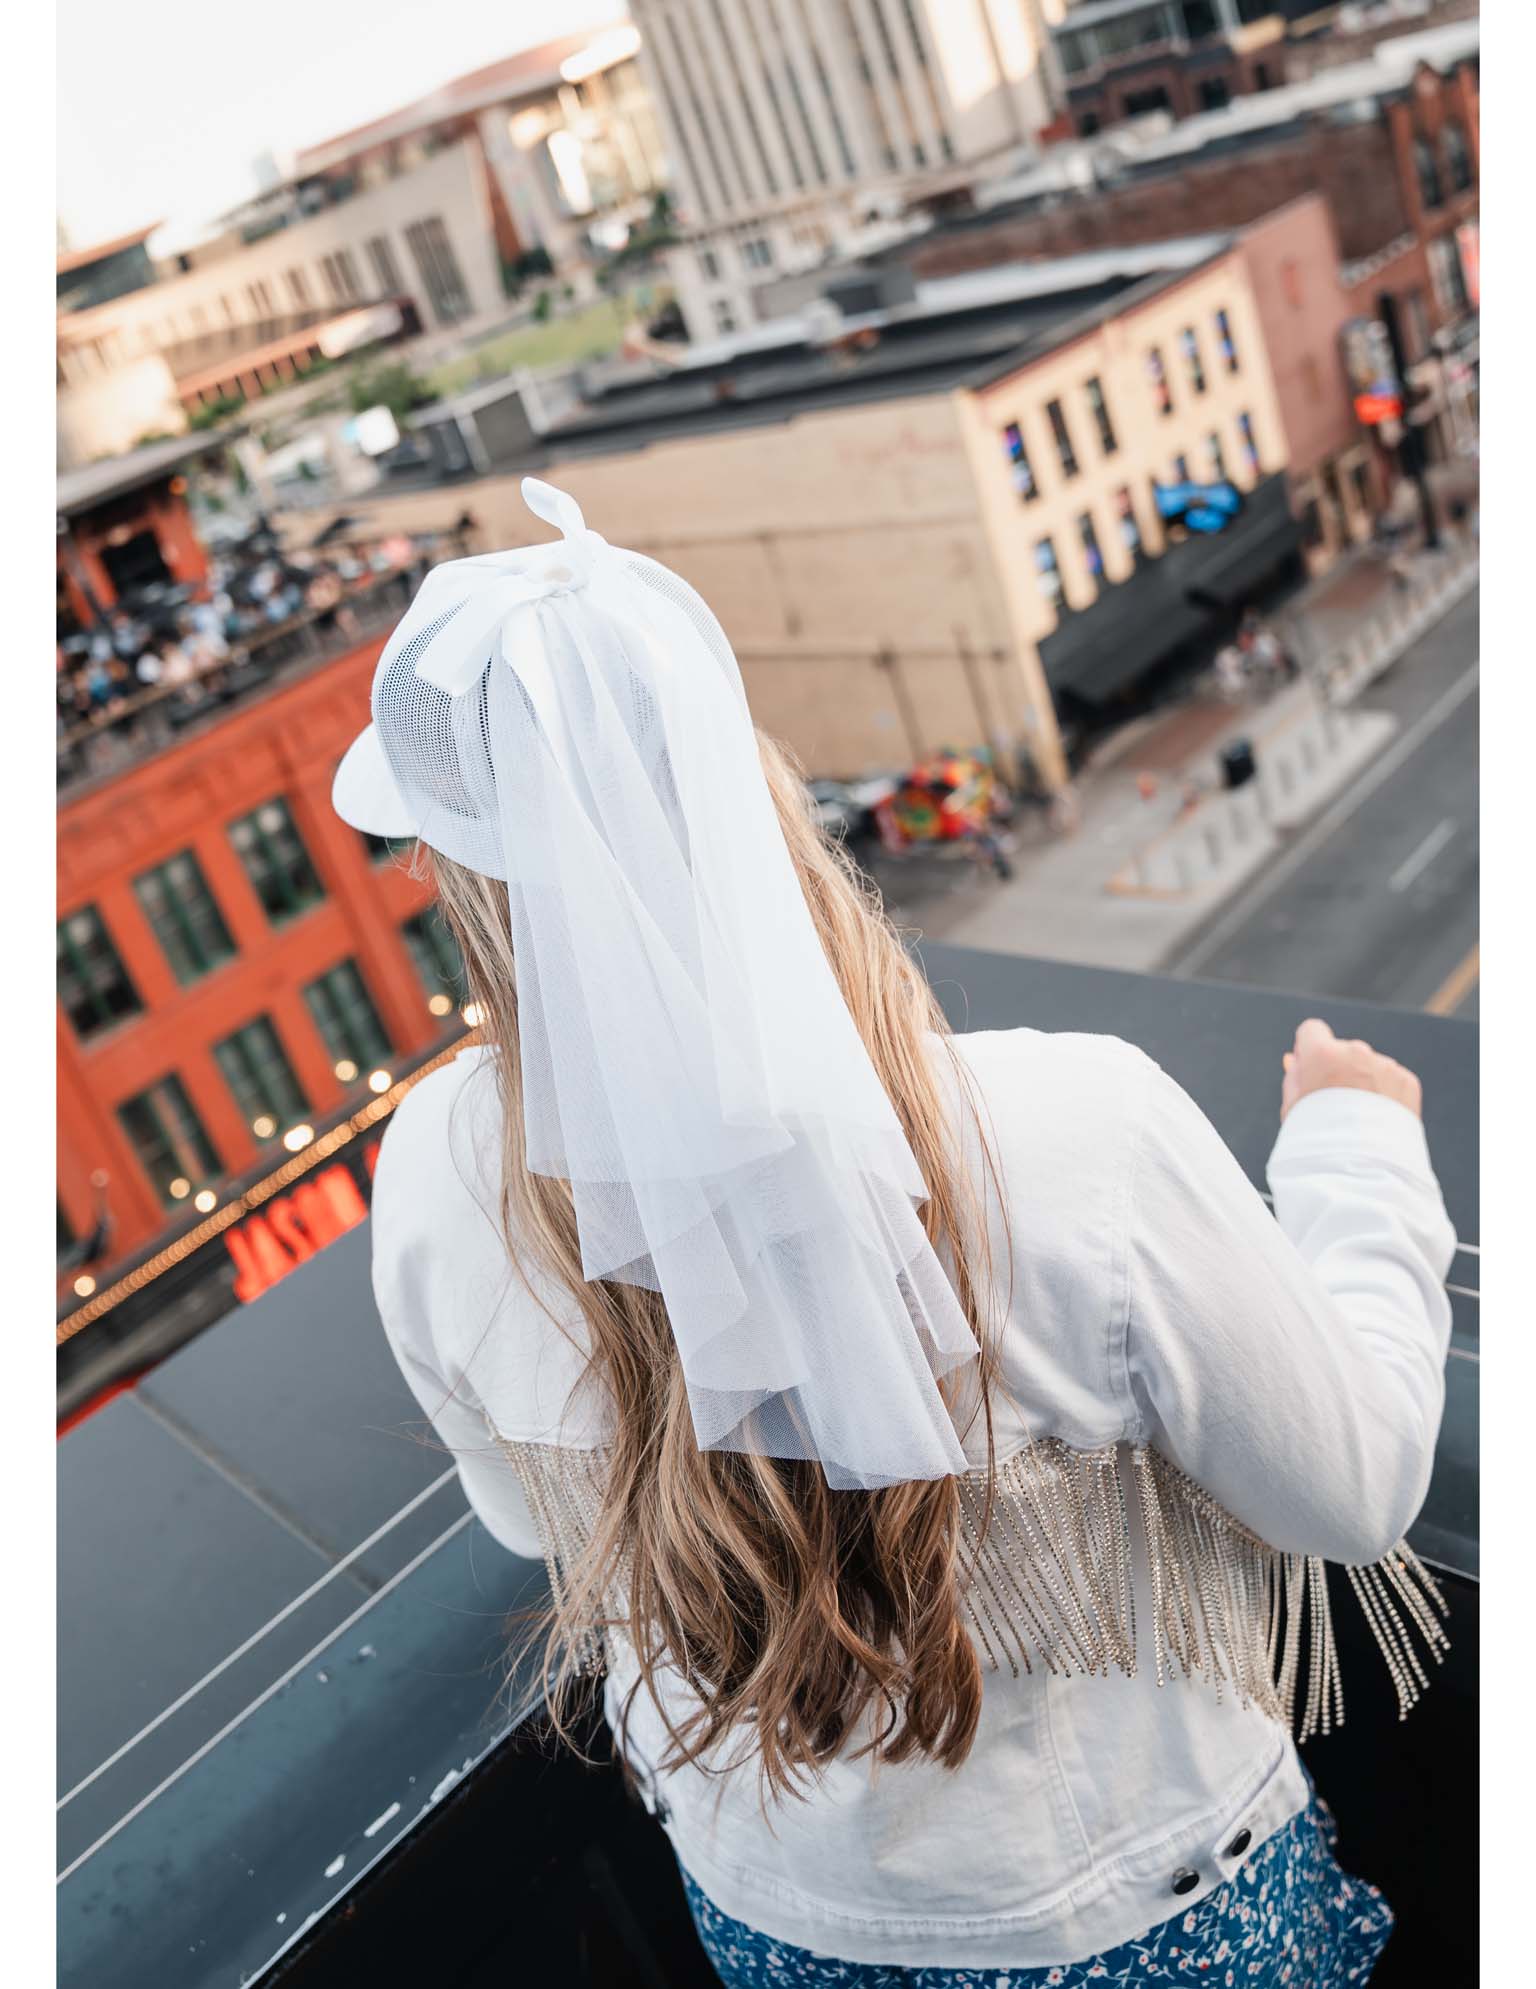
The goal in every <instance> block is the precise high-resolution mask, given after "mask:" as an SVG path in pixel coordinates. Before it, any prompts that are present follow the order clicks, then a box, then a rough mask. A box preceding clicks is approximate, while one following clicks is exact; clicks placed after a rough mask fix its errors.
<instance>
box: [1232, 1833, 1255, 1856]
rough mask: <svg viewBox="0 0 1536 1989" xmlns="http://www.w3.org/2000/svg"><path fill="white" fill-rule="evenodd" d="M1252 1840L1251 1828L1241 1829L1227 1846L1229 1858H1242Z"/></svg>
mask: <svg viewBox="0 0 1536 1989" xmlns="http://www.w3.org/2000/svg"><path fill="white" fill-rule="evenodd" d="M1252 1842H1253V1832H1252V1831H1251V1830H1240V1831H1239V1832H1238V1833H1237V1835H1236V1836H1235V1837H1234V1838H1233V1839H1232V1842H1231V1843H1230V1844H1229V1845H1228V1846H1227V1856H1228V1857H1229V1858H1240V1857H1241V1856H1242V1855H1243V1853H1244V1852H1245V1851H1246V1850H1247V1849H1248V1846H1249V1845H1250V1844H1251V1843H1252Z"/></svg>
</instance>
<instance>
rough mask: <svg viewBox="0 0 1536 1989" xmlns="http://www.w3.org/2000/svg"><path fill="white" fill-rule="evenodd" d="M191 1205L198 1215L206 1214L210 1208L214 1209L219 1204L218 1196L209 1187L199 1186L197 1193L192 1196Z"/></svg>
mask: <svg viewBox="0 0 1536 1989" xmlns="http://www.w3.org/2000/svg"><path fill="white" fill-rule="evenodd" d="M192 1206H193V1208H195V1209H196V1210H197V1212H198V1213H199V1215H207V1213H208V1211H209V1210H210V1209H216V1208H217V1207H218V1206H219V1198H218V1196H217V1195H216V1194H215V1193H214V1192H213V1190H212V1189H211V1188H199V1189H198V1191H197V1193H196V1194H195V1195H194V1196H193V1197H192Z"/></svg>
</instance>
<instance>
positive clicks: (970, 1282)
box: [422, 733, 991, 1796]
mask: <svg viewBox="0 0 1536 1989" xmlns="http://www.w3.org/2000/svg"><path fill="white" fill-rule="evenodd" d="M758 745H759V750H760V753H761V758H762V764H763V770H764V773H765V774H766V776H767V779H768V784H769V788H770V791H771V792H772V795H773V799H774V803H775V806H776V808H777V811H778V817H779V821H780V823H781V825H782V827H783V831H784V838H785V841H786V843H787V844H788V846H789V852H790V856H791V858H792V860H793V862H794V866H795V870H796V873H797V875H798V877H799V879H800V883H801V887H802V889H803V891H804V893H805V899H806V903H807V905H808V906H809V908H810V912H811V916H812V919H813V920H814V922H815V926H816V930H817V933H818V936H819V937H820V939H821V943H822V947H823V949H824V951H825V953H826V957H827V959H828V961H829V962H830V964H831V967H832V971H833V973H834V974H835V976H836V978H837V981H838V985H839V986H840V988H841V990H842V993H843V996H844V998H845V1000H846V1001H847V1003H848V1007H849V1009H850V1011H851V1013H852V1015H853V1019H854V1022H855V1024H856V1025H857V1027H858V1031H859V1034H860V1036H861V1037H862V1038H863V1040H864V1043H865V1046H866V1048H867V1049H868V1051H869V1054H870V1057H871V1058H872V1060H873V1062H874V1066H875V1069H876V1071H877V1073H878V1074H879V1077H880V1080H881V1082H882V1084H883V1085H884V1087H885V1090H886V1092H887V1094H888V1096H889V1097H890V1099H891V1101H892V1103H893V1104H894V1106H895V1108H896V1111H897V1114H898V1116H899V1117H900V1120H901V1123H902V1126H903V1128H904V1130H905V1132H906V1136H907V1140H908V1142H909V1144H910V1146H911V1148H912V1152H913V1154H914V1155H915V1157H916V1159H917V1162H918V1165H919V1167H920V1168H921V1170H922V1174H923V1179H924V1181H925V1182H926V1183H927V1187H928V1200H927V1202H926V1204H925V1205H924V1208H923V1211H922V1216H923V1222H924V1226H925V1228H926V1230H927V1233H928V1236H929V1239H930V1241H931V1242H933V1244H934V1245H935V1247H937V1248H939V1249H940V1250H941V1252H942V1253H943V1254H944V1256H945V1257H946V1260H947V1262H948V1264H949V1266H950V1268H951V1274H952V1276H953V1278H954V1281H955V1286H956V1291H957V1294H958V1297H959V1300H960V1304H961V1306H962V1308H963V1309H964V1312H965V1315H966V1318H967V1319H968V1321H969V1322H970V1324H971V1327H972V1330H973V1331H974V1332H975V1334H976V1337H977V1343H978V1346H979V1347H980V1349H981V1357H980V1360H979V1362H978V1368H979V1382H980V1385H979V1391H978V1392H977V1394H976V1395H975V1397H974V1398H973V1399H974V1402H975V1407H976V1416H977V1417H978V1418H979V1419H980V1420H981V1421H982V1422H983V1423H984V1426H985V1429H986V1434H987V1445H988V1455H989V1459H990V1454H991V1412H990V1396H989V1392H988V1391H989V1382H990V1379H991V1375H990V1368H991V1359H990V1350H989V1346H988V1332H987V1328H986V1322H985V1320H984V1317H983V1303H984V1297H983V1295H984V1293H985V1292H986V1290H987V1289H988V1287H989V1285H990V1275H989V1267H987V1266H986V1264H985V1255H986V1251H985V1234H986V1230H985V1223H984V1222H983V1221H980V1220H979V1219H978V1212H977V1199H978V1198H977V1197H976V1196H975V1194H974V1192H973V1190H972V1189H971V1188H970V1186H969V1184H968V1177H967V1175H966V1174H965V1172H964V1171H963V1169H962V1167H961V1165H960V1162H959V1158H958V1150H957V1137H956V1128H955V1126H954V1124H953V1115H952V1113H951V1112H950V1111H948V1110H947V1109H946V1105H945V1100H944V1096H943V1091H942V1087H941V1083H940V1078H939V1074H938V1072H937V1071H936V1069H935V1064H934V1060H933V1057H932V1052H931V1046H930V1044H929V1042H928V1040H927V1039H928V1038H930V1037H931V1036H939V1037H941V1038H946V1039H947V1037H948V1026H947V1024H946V1022H945V1020H944V1017H943V1015H942V1013H941V1011H940V1009H939V1007H938V1004H937V1002H936V1001H935V1000H934V998H933V995H932V993H931V992H930V990H929V987H928V984H927V982H926V980H925V979H924V978H923V976H922V974H921V972H920V971H919V970H918V968H917V967H916V966H915V965H914V964H913V962H912V960H911V959H910V957H909V956H908V954H907V952H906V949H905V948H904V947H903V945H902V944H901V941H900V939H899V938H898V936H897V934H896V933H895V931H894V930H893V928H892V927H891V926H890V924H889V923H888V922H887V920H886V918H885V916H884V914H883V912H882V911H881V909H880V907H879V904H878V902H877V900H875V898H874V897H873V895H872V893H871V892H870V890H869V889H868V887H867V886H866V885H865V884H864V883H863V881H862V879H861V877H860V874H859V872H858V871H857V870H856V869H855V868H854V866H853V864H852V863H851V861H850V860H849V859H848V858H847V856H846V855H845V854H844V852H843V850H842V849H841V848H840V847H839V846H834V845H832V844H830V843H828V841H827V840H826V839H825V838H824V837H823V836H822V834H821V832H820V830H819V828H818V826H817V824H816V821H815V819H814V817H813V815H812V812H811V805H810V802H809V799H808V796H807V793H806V790H805V787H804V784H803V782H802V781H801V780H800V778H799V777H798V775H797V772H796V770H795V769H794V767H793V766H792V764H791V763H790V761H789V759H788V757H787V755H786V754H785V753H784V751H783V749H782V748H780V747H779V746H778V745H777V744H775V742H774V741H772V740H771V739H769V738H767V737H766V736H765V735H764V734H762V733H759V734H758ZM422 855H423V858H424V860H425V862H426V864H427V865H428V868H429V871H430V873H431V874H432V876H433V877H434V878H435V881H436V884H437V889H438V893H439V897H440V901H441V905H442V909H443V912H444V915H445V916H446V918H447V921H448V924H449V926H450V927H451V928H452V930H453V933H454V935H455V937H456V938H457V940H458V942H459V946H460V948H461V950H462V952H463V956H464V963H465V969H466V975H467V979H468V983H469V992H470V996H471V999H472V1000H473V1001H474V1003H475V1004H476V1006H477V1007H478V1009H479V1011H480V1018H481V1027H482V1031H483V1034H484V1037H485V1040H486V1041H487V1042H488V1043H489V1044H490V1045H492V1046H493V1059H494V1067H495V1073H496V1082H497V1085H498V1087H499V1092H500V1100H501V1107H502V1127H503V1154H502V1179H501V1184H500V1215H501V1222H502V1227H503V1231H504V1234H505V1236H506V1240H507V1248H508V1252H509V1254H510V1256H511V1259H512V1262H513V1265H514V1267H516V1268H517V1269H518V1270H519V1271H520V1272H523V1274H524V1275H525V1276H526V1269H525V1267H526V1265H527V1264H528V1263H529V1262H530V1261H531V1262H533V1263H535V1264H537V1266H538V1267H539V1268H540V1269H541V1270H542V1271H543V1272H544V1274H545V1275H546V1276H547V1277H550V1278H552V1279H553V1280H554V1281H555V1285H556V1287H557V1288H558V1289H561V1290H563V1291H565V1292H566V1293H568V1294H569V1296H570V1298H571V1299H572V1300H573V1301H574V1303H575V1304H576V1306H577V1307H578V1308H579V1309H580V1312H581V1315H582V1319H583V1321H584V1324H585V1328H586V1331H585V1336H584V1342H583V1351H584V1352H585V1353H586V1356H587V1362H588V1371H587V1372H588V1380H589V1381H591V1382H595V1383H596V1384H598V1385H600V1386H601V1387H602V1388H603V1389H604V1390H605V1391H606V1397H607V1400H608V1401H609V1402H610V1403H611V1405H612V1432H613V1433H612V1440H611V1451H610V1453H609V1454H608V1459H607V1463H606V1467H605V1469H606V1484H605V1491H604V1495H603V1498H602V1504H601V1511H600V1515H599V1518H598V1521H597V1524H596V1525H595V1527H594V1528H593V1530H592V1534H591V1539H590V1543H589V1545H588V1546H587V1548H586V1551H585V1553H584V1554H583V1556H582V1558H581V1561H580V1563H579V1564H578V1565H577V1566H575V1567H573V1568H566V1569H565V1570H564V1571H563V1573H564V1579H563V1581H562V1583H561V1585H560V1595H559V1598H558V1600H557V1601H556V1602H555V1603H554V1604H553V1605H552V1606H551V1609H550V1611H549V1613H548V1616H547V1617H546V1618H545V1623H546V1626H547V1631H548V1635H547V1639H546V1642H545V1656H544V1689H545V1696H546V1701H547V1704H548V1707H549V1711H550V1715H551V1718H552V1719H553V1721H554V1723H555V1725H556V1728H557V1730H562V1731H563V1730H564V1729H563V1724H562V1722H563V1713H562V1708H563V1707H564V1706H566V1705H567V1704H568V1688H569V1687H570V1685H571V1684H572V1682H573V1674H574V1672H575V1669H576V1666H577V1658H576V1656H575V1654H576V1653H577V1651H578V1650H579V1649H580V1648H581V1647H582V1645H583V1644H584V1642H585V1639H586V1638H587V1636H588V1635H589V1634H590V1632H591V1630H592V1628H593V1626H594V1625H595V1624H604V1623H606V1624H607V1625H608V1626H610V1627H616V1628H618V1629H620V1630H621V1631H622V1632H623V1634H624V1635H625V1637H626V1639H627V1640H628V1642H629V1644H630V1645H631V1647H632V1649H633V1653H634V1657H635V1659H636V1661H637V1663H638V1667H639V1681H638V1683H637V1686H636V1690H638V1689H639V1687H640V1686H641V1685H645V1686H648V1687H649V1686H652V1684H653V1681H654V1680H656V1679H657V1677H658V1676H659V1675H660V1674H662V1673H664V1672H666V1673H672V1674H674V1675H681V1677H682V1679H683V1680H685V1681H686V1683H687V1685H688V1686H689V1687H691V1689H692V1692H693V1694H694V1695H696V1698H697V1702H698V1705H697V1710H696V1711H693V1712H691V1713H690V1714H689V1715H688V1716H687V1717H686V1718H685V1719H683V1720H682V1721H681V1722H680V1723H679V1724H676V1725H674V1726H672V1727H671V1729H670V1733H671V1747H670V1752H669V1754H668V1755H667V1757H666V1758H665V1759H664V1761H663V1762H662V1763H661V1764H660V1765H661V1766H662V1767H663V1768H666V1769H671V1768H674V1767H676V1766H679V1765H681V1764H682V1763H684V1762H688V1761H700V1762H702V1761H703V1760H704V1758H705V1757H706V1756H707V1755H710V1754H711V1752H712V1750H713V1749H714V1746H715V1744H716V1742H718V1741H720V1740H721V1739H722V1738H723V1737H726V1736H730V1737H731V1739H732V1741H733V1742H734V1744H735V1751H736V1754H737V1758H743V1757H745V1756H748V1755H752V1754H755V1755H756V1757H757V1758H758V1762H759V1767H760V1772H761V1775H762V1778H763V1783H764V1792H765V1796H766V1795H768V1794H772V1795H774V1796H781V1795H784V1794H786V1793H791V1792H803V1790H804V1788H805V1786H806V1784H807V1782H808V1781H809V1780H814V1778H815V1777H816V1775H817V1774H818V1773H819V1771H820V1770H821V1769H822V1768H823V1767H824V1766H825V1764H826V1763H828V1762H829V1761H830V1760H832V1759H833V1757H834V1756H836V1755H837V1754H839V1753H840V1752H842V1751H843V1750H844V1748H845V1747H847V1746H848V1744H849V1743H850V1742H851V1741H854V1740H856V1739H858V1740H860V1746H859V1748H858V1750H857V1751H858V1752H861V1753H869V1754H873V1755H875V1756H877V1757H879V1758H881V1759H884V1760H887V1761H903V1760H907V1759H910V1758H912V1757H914V1756H921V1757H928V1758H931V1759H932V1760H934V1761H937V1762H939V1763H942V1764H943V1765H944V1766H946V1767H956V1766H958V1765H959V1763H960V1762H962V1761H963V1760H964V1759H965V1757H966V1755H967V1753H968V1752H969V1750H970V1747H971V1744H972V1741H973V1740H974V1738H975V1734H976V1726H977V1720H978V1717H979V1715H980V1710H981V1689H982V1688H981V1671H980V1665H979V1662H978V1659H977V1654H976V1651H975V1648H974V1646H973V1644H972V1641H971V1638H970V1637H969V1635H968V1634H967V1631H966V1628H965V1625H964V1622H963V1621H962V1616H961V1586H962V1578H963V1574H964V1570H963V1568H962V1566H961V1562H962V1544H961V1529H960V1501H959V1491H958V1487H957V1485H956V1482H955V1481H954V1480H953V1479H941V1480H938V1481H935V1482H926V1483H916V1484H907V1485H896V1486H892V1487H890V1488H888V1489H886V1490H882V1491H873V1492H857V1491H853V1492H849V1491H844V1492H834V1491H829V1490H828V1488H827V1485H826V1482H825V1479H824V1478H823V1476H822V1473H821V1470H820V1467H819V1466H818V1465H817V1464H815V1463H800V1462H789V1461H784V1460H777V1459H772V1458H764V1457H755V1456H750V1455H745V1454H739V1453H736V1452H727V1451H701V1450H700V1449H699V1448H698V1445H697V1443H696V1442H695V1440H694V1432H693V1423H692V1420H691V1417H690V1415H689V1408H688V1396H687V1391H686V1388H685V1386H684V1382H683V1376H682V1370H681V1364H680V1362H679V1359H678V1354H677V1349H676V1346H675V1344H674V1342H673V1338H672V1333H671V1329H670V1327H669V1325H668V1322H667V1315H666V1308H665V1306H664V1304H663V1302H662V1300H661V1298H660V1297H659V1296H658V1295H657V1294H656V1293H654V1292H650V1291H642V1290H639V1289H637V1288H636V1287H634V1286H630V1285H623V1284H617V1283H592V1284H589V1283H587V1282H586V1280H585V1279H584V1278H583V1277H582V1273H581V1251H580V1246H579V1242H578V1238H577V1230H576V1220H575V1215H574V1212H573V1209H572V1205H571V1197H570V1192H569V1189H568V1187H567V1185H566V1184H565V1183H564V1182H561V1181H556V1180H551V1179H548V1178H547V1177H544V1176H541V1175H537V1174H531V1173H530V1172H529V1171H528V1169H527V1166H526V1165H525V1158H524V1146H523V1110H522V1095H521V1079H520V1073H519V1060H518V1015H517V992H516V970H515V963H514V960H513V954H512V943H511V937H510V930H509V924H508V916H507V895H506V886H505V885H504V884H501V883H498V882H497V881H495V880H494V879H491V878H487V877H483V876H481V875H479V874H478V873H477V872H475V871H472V870H468V869H465V868H463V867H461V866H460V865H458V864H455V863H452V862H450V861H449V860H448V859H447V858H445V857H443V856H441V855H439V854H437V853H436V852H434V851H431V850H429V849H426V848H425V846H423V849H422ZM955 1062H956V1065H957V1067H958V1059H956V1060H955ZM962 1096H968V1094H967V1093H966V1092H965V1091H964V1089H962ZM983 1151H984V1152H985V1142H984V1141H983ZM973 1263H974V1265H975V1268H974V1269H973V1268H972V1265H973ZM530 1288H531V1287H530ZM615 1598H618V1599H619V1600H618V1601H617V1602H616V1601H615ZM656 1696H657V1699H658V1704H659V1703H661V1701H660V1696H659V1694H658V1695H656ZM871 1715H874V1720H873V1724H872V1725H871V1726H870V1727H869V1728H868V1729H867V1730H866V1728H865V1725H864V1723H865V1722H866V1720H867V1719H868V1718H869V1716H871ZM861 1736H862V1738H861Z"/></svg>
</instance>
